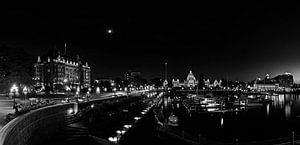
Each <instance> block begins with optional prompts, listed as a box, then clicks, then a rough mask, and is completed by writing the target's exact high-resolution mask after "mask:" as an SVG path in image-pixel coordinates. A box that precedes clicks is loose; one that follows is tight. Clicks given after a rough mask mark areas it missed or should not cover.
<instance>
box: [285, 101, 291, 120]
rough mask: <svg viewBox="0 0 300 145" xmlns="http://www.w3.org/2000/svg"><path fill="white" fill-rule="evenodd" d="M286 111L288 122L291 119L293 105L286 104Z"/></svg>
mask: <svg viewBox="0 0 300 145" xmlns="http://www.w3.org/2000/svg"><path fill="white" fill-rule="evenodd" d="M284 111H285V118H286V119H287V120H288V119H289V118H290V117H291V104H286V105H285V108H284Z"/></svg>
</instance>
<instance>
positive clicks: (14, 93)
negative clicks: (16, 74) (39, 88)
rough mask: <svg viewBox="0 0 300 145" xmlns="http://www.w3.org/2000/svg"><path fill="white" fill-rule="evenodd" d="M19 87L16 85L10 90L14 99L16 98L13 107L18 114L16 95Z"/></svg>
mask: <svg viewBox="0 0 300 145" xmlns="http://www.w3.org/2000/svg"><path fill="white" fill-rule="evenodd" d="M18 90H19V89H18V87H17V86H16V84H13V86H12V87H11V89H10V92H11V93H13V97H14V105H13V109H15V111H16V112H18V108H17V105H16V93H17V92H18Z"/></svg>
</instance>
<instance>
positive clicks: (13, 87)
mask: <svg viewBox="0 0 300 145" xmlns="http://www.w3.org/2000/svg"><path fill="white" fill-rule="evenodd" d="M10 92H18V87H17V86H16V84H13V86H12V87H11V89H10Z"/></svg>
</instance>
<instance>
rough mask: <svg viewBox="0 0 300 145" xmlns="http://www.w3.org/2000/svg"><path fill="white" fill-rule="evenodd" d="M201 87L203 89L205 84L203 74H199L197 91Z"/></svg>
mask: <svg viewBox="0 0 300 145" xmlns="http://www.w3.org/2000/svg"><path fill="white" fill-rule="evenodd" d="M203 87H205V82H204V75H203V73H201V74H200V76H199V81H198V89H202V88H203Z"/></svg>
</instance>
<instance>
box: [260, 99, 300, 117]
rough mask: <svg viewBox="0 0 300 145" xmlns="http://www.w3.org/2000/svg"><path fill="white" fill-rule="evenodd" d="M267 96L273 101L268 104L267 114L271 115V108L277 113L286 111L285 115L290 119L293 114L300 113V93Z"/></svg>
mask: <svg viewBox="0 0 300 145" xmlns="http://www.w3.org/2000/svg"><path fill="white" fill-rule="evenodd" d="M266 98H268V99H271V100H272V101H273V102H272V103H271V104H267V105H266V108H265V109H266V114H267V116H269V115H270V110H271V111H272V110H274V112H275V113H276V114H278V113H279V112H281V111H280V110H282V111H283V112H284V116H285V119H286V120H289V119H290V118H291V117H294V116H292V114H295V115H299V114H300V112H299V109H298V110H297V109H296V108H299V107H300V98H299V95H294V94H279V95H273V96H266Z"/></svg>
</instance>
